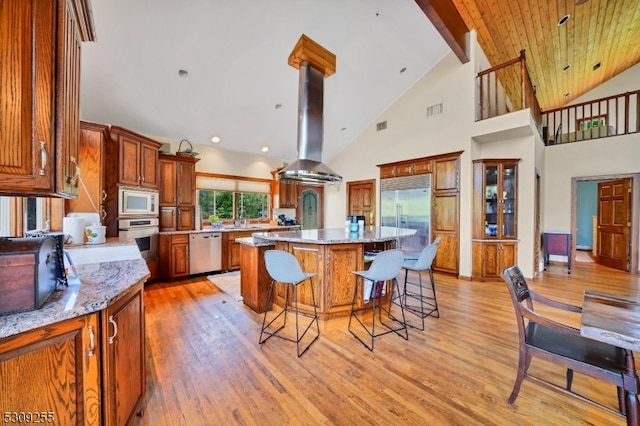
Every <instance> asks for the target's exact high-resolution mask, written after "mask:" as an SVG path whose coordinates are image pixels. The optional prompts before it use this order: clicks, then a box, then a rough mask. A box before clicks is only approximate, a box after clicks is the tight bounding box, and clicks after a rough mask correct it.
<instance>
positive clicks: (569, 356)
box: [502, 266, 635, 417]
mask: <svg viewBox="0 0 640 426" xmlns="http://www.w3.org/2000/svg"><path fill="white" fill-rule="evenodd" d="M502 278H503V279H504V281H505V282H506V283H507V287H508V288H509V294H510V295H511V300H512V301H513V306H514V309H515V314H516V319H517V323H518V342H519V344H518V348H519V352H520V358H519V362H518V374H517V376H516V382H515V384H514V386H513V391H512V392H511V396H509V400H508V402H509V404H510V405H511V404H513V403H514V402H515V400H516V398H517V397H518V392H519V391H520V386H521V385H522V382H523V380H524V378H525V377H529V378H531V379H533V380H535V381H537V382H539V383H543V384H545V385H548V386H550V387H552V388H554V389H556V390H559V391H561V392H563V393H565V394H569V395H571V396H574V397H577V398H579V399H580V400H582V401H585V402H589V403H591V404H593V405H595V406H598V407H600V408H602V409H604V410H607V411H609V412H613V413H615V414H618V415H622V416H623V417H625V415H626V409H625V392H626V391H625V389H629V390H633V387H634V386H635V383H631V382H632V381H631V380H629V378H626V377H625V374H624V372H625V352H624V349H622V348H619V347H617V346H613V345H609V344H606V343H601V342H597V341H595V340H592V339H588V338H586V337H582V336H581V335H580V331H579V330H578V329H576V328H573V327H569V326H567V325H564V324H562V323H560V322H558V321H555V320H553V319H550V318H548V317H545V316H543V315H541V314H540V313H539V312H537V311H536V310H535V309H534V307H535V306H534V302H535V303H537V304H539V305H540V306H542V305H544V306H547V307H550V308H555V309H560V310H563V311H569V312H577V313H579V312H582V308H580V307H579V306H573V305H569V304H566V303H562V302H558V301H555V300H551V299H548V298H546V297H544V296H542V295H539V294H537V293H535V292H534V291H533V290H531V289H529V287H528V286H527V282H526V280H525V278H524V276H523V275H522V272H521V271H520V268H518V267H517V266H512V267H510V268H507V269H505V270H504V271H503V272H502ZM548 312H550V311H548ZM534 357H538V358H540V359H544V360H547V361H550V362H554V363H557V364H559V365H561V366H563V367H565V368H567V384H566V388H563V387H562V386H558V385H556V384H554V383H551V382H550V381H547V380H544V379H542V378H539V377H535V376H532V375H530V374H529V372H528V370H529V366H530V365H531V361H532V359H533V358H534ZM574 371H577V372H580V373H583V374H586V375H589V376H592V377H595V378H598V379H601V380H604V381H607V382H610V383H613V384H614V385H616V386H617V387H618V402H619V410H620V411H619V412H618V411H616V410H614V409H612V408H611V407H607V406H605V405H603V404H601V403H599V402H596V401H594V400H592V399H589V398H587V397H585V396H583V395H580V394H578V393H576V392H573V391H572V390H571V383H572V380H573V372H574Z"/></svg>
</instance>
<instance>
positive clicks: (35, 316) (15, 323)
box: [0, 240, 150, 338]
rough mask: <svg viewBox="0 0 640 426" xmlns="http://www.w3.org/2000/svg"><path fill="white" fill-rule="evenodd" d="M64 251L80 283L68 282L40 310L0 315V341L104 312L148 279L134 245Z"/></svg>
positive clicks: (90, 247) (72, 280)
mask: <svg viewBox="0 0 640 426" xmlns="http://www.w3.org/2000/svg"><path fill="white" fill-rule="evenodd" d="M65 249H66V250H67V251H68V252H69V254H70V257H71V259H72V261H73V262H74V264H75V270H76V271H77V274H78V277H79V283H78V280H74V279H70V284H69V287H67V288H65V289H63V290H60V291H56V292H54V293H53V294H52V295H51V296H50V297H49V298H48V299H47V300H46V302H45V303H44V305H43V306H42V308H40V309H37V310H35V311H29V312H21V313H17V314H12V315H6V316H0V338H4V337H9V336H12V335H15V334H18V333H23V332H25V331H29V330H33V329H36V328H39V327H43V326H46V325H49V324H54V323H57V322H60V321H63V320H66V319H69V318H74V317H78V316H82V315H86V314H90V313H93V312H97V311H100V310H103V309H105V308H106V307H107V306H109V305H111V304H112V303H113V302H114V301H116V300H117V299H118V298H119V297H120V296H121V295H122V294H124V293H125V292H126V291H127V290H129V289H130V288H131V287H133V286H135V285H136V284H138V283H139V282H140V281H145V280H147V279H148V278H149V276H150V273H149V269H148V268H147V264H146V262H145V261H144V259H142V257H141V256H140V252H139V251H138V249H137V246H136V244H135V243H121V242H117V240H116V241H113V242H107V243H106V244H100V245H95V246H91V245H85V246H78V247H65ZM70 275H71V274H70ZM70 278H72V277H71V276H70Z"/></svg>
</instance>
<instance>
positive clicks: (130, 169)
mask: <svg viewBox="0 0 640 426" xmlns="http://www.w3.org/2000/svg"><path fill="white" fill-rule="evenodd" d="M111 139H112V141H113V143H112V144H110V145H109V146H110V149H109V155H110V156H115V157H114V158H117V165H116V171H115V172H116V173H117V184H118V185H123V186H129V187H141V188H146V189H158V170H157V169H158V155H159V154H158V152H159V150H160V147H161V146H162V144H161V143H160V142H157V141H154V140H152V139H149V138H147V137H145V136H142V135H139V134H137V133H134V132H132V131H130V130H127V129H124V128H122V127H118V126H111Z"/></svg>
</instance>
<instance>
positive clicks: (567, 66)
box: [562, 64, 571, 71]
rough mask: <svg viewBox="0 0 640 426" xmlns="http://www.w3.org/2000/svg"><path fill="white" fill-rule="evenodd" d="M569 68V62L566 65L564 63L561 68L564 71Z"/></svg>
mask: <svg viewBox="0 0 640 426" xmlns="http://www.w3.org/2000/svg"><path fill="white" fill-rule="evenodd" d="M569 68H571V64H567V65H565V66H564V68H562V71H566V70H568V69H569Z"/></svg>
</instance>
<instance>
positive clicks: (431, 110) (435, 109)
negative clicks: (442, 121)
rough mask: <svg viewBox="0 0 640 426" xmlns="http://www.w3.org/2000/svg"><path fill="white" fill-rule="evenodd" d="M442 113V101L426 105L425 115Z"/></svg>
mask: <svg viewBox="0 0 640 426" xmlns="http://www.w3.org/2000/svg"><path fill="white" fill-rule="evenodd" d="M438 114H442V103H439V104H435V105H431V106H429V107H427V117H431V116H432V115H438Z"/></svg>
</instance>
